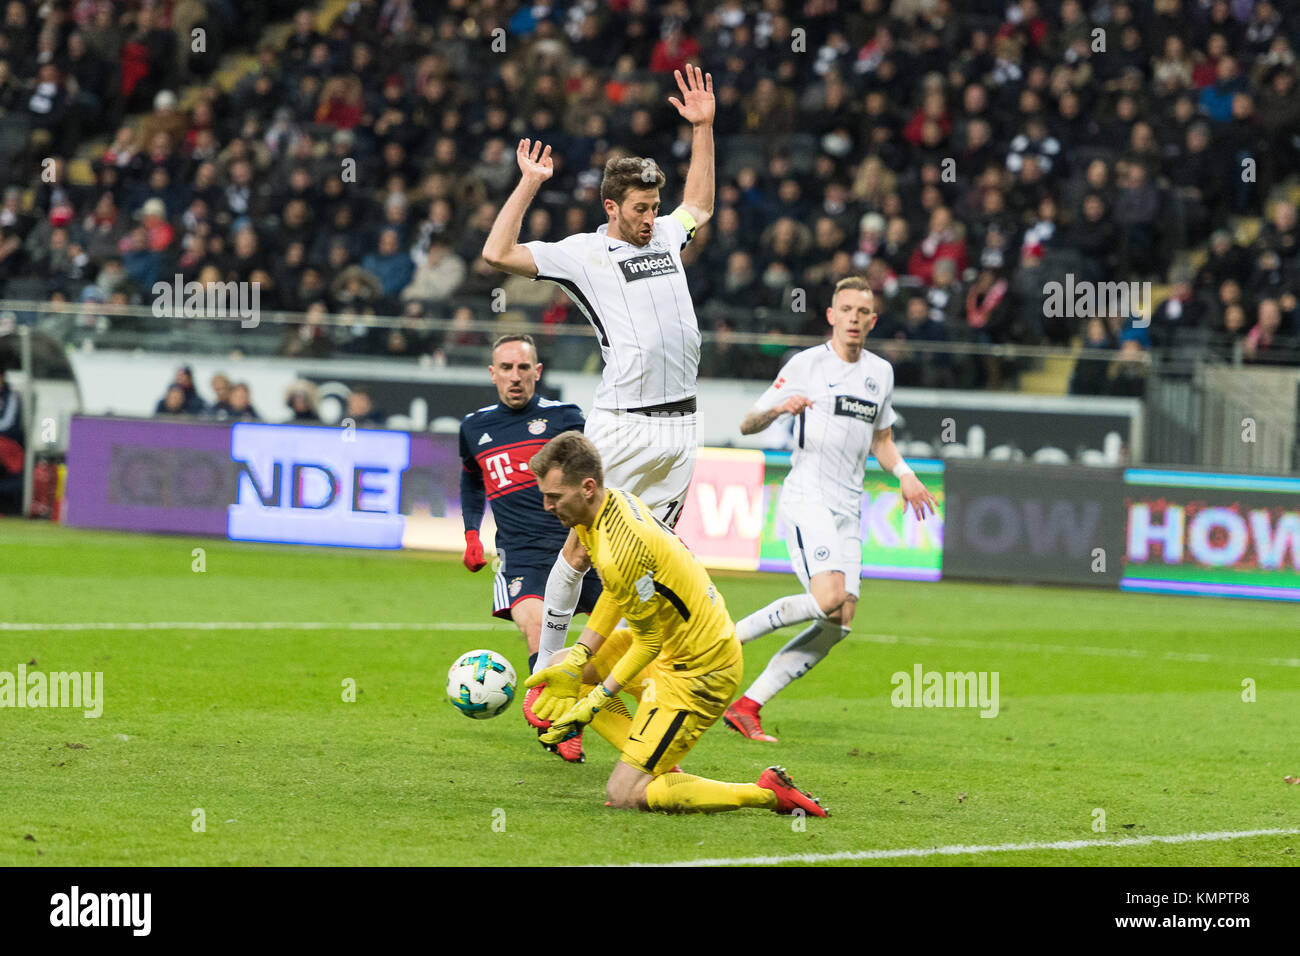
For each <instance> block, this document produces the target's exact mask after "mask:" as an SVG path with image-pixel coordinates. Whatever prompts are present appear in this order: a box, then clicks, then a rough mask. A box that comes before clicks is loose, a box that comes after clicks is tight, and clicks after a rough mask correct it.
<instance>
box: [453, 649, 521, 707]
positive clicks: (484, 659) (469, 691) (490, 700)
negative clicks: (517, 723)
mask: <svg viewBox="0 0 1300 956" xmlns="http://www.w3.org/2000/svg"><path fill="white" fill-rule="evenodd" d="M447 699H448V700H450V701H451V702H452V705H453V706H455V708H456V709H457V710H459V711H460V712H461V713H462V714H464V715H465V716H466V717H473V718H474V719H475V720H483V719H485V718H488V717H495V716H496V715H497V714H499V713H501V712H502V711H504V710H505V709H506V708H507V707H509V706H510V702H511V701H512V700H514V699H515V669H514V668H513V667H511V666H510V662H509V661H508V660H506V659H505V658H504V657H502V656H501V655H500V654H498V653H497V652H496V651H486V650H478V651H467V652H466V653H464V654H462V655H460V657H458V658H456V663H454V664H452V665H451V670H449V671H448V672H447Z"/></svg>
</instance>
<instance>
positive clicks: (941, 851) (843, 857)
mask: <svg viewBox="0 0 1300 956" xmlns="http://www.w3.org/2000/svg"><path fill="white" fill-rule="evenodd" d="M1297 834H1300V828H1296V827H1289V828H1286V829H1274V830H1222V831H1218V832H1215V833H1179V834H1175V835H1173V836H1139V837H1123V838H1122V839H1119V840H1057V841H1055V842H1052V843H995V844H991V845H989V846H930V847H907V848H904V849H898V850H845V851H841V852H839V853H792V854H790V855H788V856H741V857H731V858H727V857H719V858H714V859H708V860H676V861H674V862H672V863H623V864H615V865H619V866H636V867H642V866H663V867H681V866H774V865H776V864H780V863H836V862H851V861H854V860H897V859H904V858H908V857H926V856H974V855H976V854H979V853H1012V852H1019V851H1022V850H1090V849H1093V848H1094V847H1116V848H1121V849H1122V848H1124V847H1133V846H1150V845H1151V844H1152V843H1210V842H1217V841H1222V840H1242V839H1246V838H1249V837H1261V836H1295V835H1297Z"/></svg>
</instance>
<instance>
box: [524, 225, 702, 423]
mask: <svg viewBox="0 0 1300 956" xmlns="http://www.w3.org/2000/svg"><path fill="white" fill-rule="evenodd" d="M608 228H609V227H608V224H606V225H602V226H601V227H600V228H599V229H597V230H596V231H595V232H581V233H577V234H575V235H572V236H569V237H567V238H565V239H561V240H560V241H559V242H525V243H524V244H523V246H524V248H525V249H527V250H528V251H529V252H531V253H532V254H533V260H534V261H535V262H536V263H537V278H538V279H549V280H550V281H552V282H556V283H559V284H560V285H561V286H563V287H564V291H565V292H567V293H568V295H569V298H570V299H572V300H573V302H574V304H575V305H577V306H578V308H579V309H581V310H582V313H583V314H584V315H585V316H586V317H587V320H588V321H589V322H590V323H591V324H592V326H593V327H594V328H595V330H596V337H597V338H598V339H599V341H600V353H601V356H602V357H603V358H604V360H605V371H604V373H603V374H602V376H601V380H600V387H599V388H597V389H596V398H595V403H594V404H595V407H596V408H604V409H608V410H610V411H617V410H619V409H630V408H645V407H646V406H650V405H663V404H666V403H668V402H676V401H680V400H681V399H684V398H690V397H691V396H693V395H694V394H695V379H696V376H697V375H698V373H699V368H700V327H699V323H698V321H697V320H696V318H695V306H694V304H693V303H692V302H691V293H690V290H689V289H688V288H687V287H686V270H685V268H684V267H683V266H682V249H684V248H685V247H686V243H688V242H690V241H691V238H692V237H693V236H694V233H695V230H694V229H691V230H690V231H689V232H688V231H687V228H686V225H685V224H684V223H683V222H682V221H681V220H680V219H678V218H677V217H676V216H674V215H671V214H670V215H667V216H656V217H655V221H654V228H653V230H652V231H651V233H650V243H649V245H647V246H635V245H633V244H632V243H630V242H624V241H623V240H622V239H615V238H612V237H611V236H609V235H607V230H608Z"/></svg>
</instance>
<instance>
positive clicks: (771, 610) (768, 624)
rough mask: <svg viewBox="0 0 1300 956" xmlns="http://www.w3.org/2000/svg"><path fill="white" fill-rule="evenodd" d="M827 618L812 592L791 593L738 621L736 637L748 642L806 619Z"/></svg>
mask: <svg viewBox="0 0 1300 956" xmlns="http://www.w3.org/2000/svg"><path fill="white" fill-rule="evenodd" d="M825 618H826V615H825V614H824V613H823V612H822V609H821V606H820V605H819V604H818V603H817V599H816V598H814V597H813V596H812V595H811V594H789V595H787V596H785V597H783V598H777V599H776V600H775V601H773V602H772V603H771V604H769V605H768V606H767V607H765V608H763V609H761V610H758V611H755V612H754V613H753V614H751V615H749V617H746V618H744V619H742V620H740V621H737V622H736V639H737V640H739V641H740V643H742V644H746V643H748V642H749V641H752V640H753V639H754V638H756V637H762V636H763V635H764V634H771V633H772V632H773V631H776V630H780V629H781V628H783V627H789V626H790V625H791V624H802V623H803V622H804V621H811V620H814V619H819V620H825Z"/></svg>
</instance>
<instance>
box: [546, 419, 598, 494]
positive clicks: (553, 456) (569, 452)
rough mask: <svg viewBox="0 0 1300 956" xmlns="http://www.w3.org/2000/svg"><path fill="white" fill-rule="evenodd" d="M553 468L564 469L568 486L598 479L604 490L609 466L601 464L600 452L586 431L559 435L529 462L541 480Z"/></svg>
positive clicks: (561, 471) (562, 472)
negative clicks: (589, 479)
mask: <svg viewBox="0 0 1300 956" xmlns="http://www.w3.org/2000/svg"><path fill="white" fill-rule="evenodd" d="M552 468H559V469H560V473H561V474H562V475H563V476H564V483H565V484H566V485H580V484H582V482H583V481H584V480H585V479H587V478H594V479H595V481H596V484H598V485H600V486H602V487H603V486H604V484H605V466H604V465H602V464H601V463H600V452H598V451H596V446H595V445H593V444H592V443H591V439H590V438H588V437H587V436H586V435H584V434H583V433H582V432H563V433H561V434H559V435H556V436H555V437H554V438H552V439H551V440H550V441H548V442H547V443H546V444H545V445H543V446H542V448H541V451H539V452H538V453H537V454H536V455H534V456H533V457H532V460H531V461H529V462H528V470H529V471H531V472H532V473H533V476H534V477H535V478H537V480H538V481H541V480H542V478H543V476H545V475H546V474H547V473H548V472H549V471H550V470H551V469H552Z"/></svg>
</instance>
